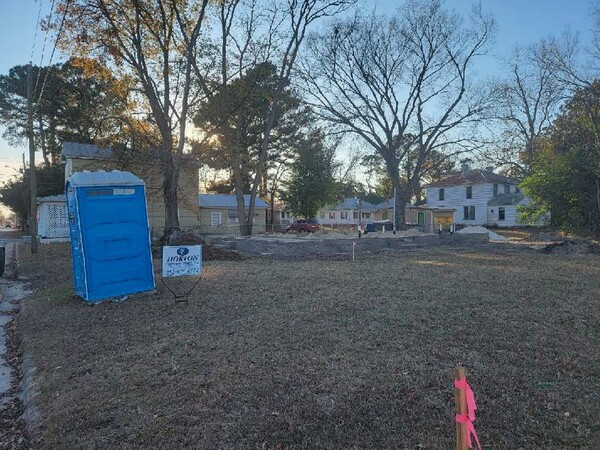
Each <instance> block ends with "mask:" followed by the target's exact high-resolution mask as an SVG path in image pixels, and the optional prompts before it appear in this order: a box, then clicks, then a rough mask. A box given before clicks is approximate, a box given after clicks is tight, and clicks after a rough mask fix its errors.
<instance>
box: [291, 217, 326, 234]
mask: <svg viewBox="0 0 600 450" xmlns="http://www.w3.org/2000/svg"><path fill="white" fill-rule="evenodd" d="M320 229H321V225H319V223H318V222H317V221H316V220H315V219H308V220H304V219H302V220H296V221H295V222H294V223H293V224H291V225H288V226H287V227H286V228H285V232H286V233H287V232H288V231H297V232H298V233H302V232H303V231H306V232H307V233H313V232H315V231H319V230H320Z"/></svg>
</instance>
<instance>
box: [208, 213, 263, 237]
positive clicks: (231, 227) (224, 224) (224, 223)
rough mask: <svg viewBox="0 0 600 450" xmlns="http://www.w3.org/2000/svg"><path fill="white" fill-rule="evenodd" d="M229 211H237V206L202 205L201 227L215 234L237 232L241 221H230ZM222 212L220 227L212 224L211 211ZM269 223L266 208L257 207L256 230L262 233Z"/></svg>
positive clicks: (255, 214) (255, 215) (255, 216)
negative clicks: (215, 206)
mask: <svg viewBox="0 0 600 450" xmlns="http://www.w3.org/2000/svg"><path fill="white" fill-rule="evenodd" d="M229 211H235V212H236V213H237V208H207V207H200V227H201V228H202V229H203V230H207V231H208V232H210V231H214V232H215V234H218V233H223V234H237V233H238V231H239V223H238V222H237V221H232V222H230V221H229ZM216 212H218V213H221V225H220V226H218V227H212V226H211V213H216ZM266 224H267V210H266V208H257V209H255V211H254V225H253V226H254V230H253V231H255V232H259V233H262V232H264V231H265V228H266Z"/></svg>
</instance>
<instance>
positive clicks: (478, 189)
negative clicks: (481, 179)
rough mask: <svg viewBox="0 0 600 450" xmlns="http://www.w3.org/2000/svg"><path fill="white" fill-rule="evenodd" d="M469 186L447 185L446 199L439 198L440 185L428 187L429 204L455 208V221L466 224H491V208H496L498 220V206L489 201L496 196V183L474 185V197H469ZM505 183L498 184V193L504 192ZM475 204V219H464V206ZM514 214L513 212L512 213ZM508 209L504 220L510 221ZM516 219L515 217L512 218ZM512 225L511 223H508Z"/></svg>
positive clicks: (512, 188)
mask: <svg viewBox="0 0 600 450" xmlns="http://www.w3.org/2000/svg"><path fill="white" fill-rule="evenodd" d="M467 186H468V185H466V184H464V185H459V186H445V187H443V189H444V200H439V189H441V188H438V187H427V188H426V195H427V206H428V207H432V208H454V209H456V211H455V212H454V222H455V223H459V224H465V225H491V224H493V223H494V222H490V218H491V216H490V215H489V214H490V213H489V210H490V209H494V211H495V214H496V222H497V210H498V207H495V206H494V207H491V206H490V207H488V204H487V203H488V201H489V200H490V199H491V198H492V197H493V196H494V183H482V184H474V185H472V187H473V190H472V193H473V195H472V198H470V199H468V198H467ZM515 189H516V187H515V186H514V185H509V190H510V192H511V193H514V192H515ZM504 192H505V191H504V184H501V183H500V184H498V193H501V194H502V193H504ZM465 206H474V207H475V220H465V219H464V207H465ZM511 214H512V213H511ZM508 218H509V215H508V210H507V220H505V221H504V222H506V223H508V222H509V221H508ZM511 220H514V219H511ZM506 226H511V225H506Z"/></svg>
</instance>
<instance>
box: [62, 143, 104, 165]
mask: <svg viewBox="0 0 600 450" xmlns="http://www.w3.org/2000/svg"><path fill="white" fill-rule="evenodd" d="M111 155H112V150H111V149H110V148H102V147H98V146H97V145H94V144H80V143H78V142H64V143H63V147H62V153H61V155H60V161H61V162H62V163H66V162H67V158H68V157H69V158H86V159H107V158H110V156H111Z"/></svg>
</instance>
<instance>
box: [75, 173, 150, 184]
mask: <svg viewBox="0 0 600 450" xmlns="http://www.w3.org/2000/svg"><path fill="white" fill-rule="evenodd" d="M67 183H69V185H71V186H74V187H77V186H140V185H145V183H144V180H142V179H141V178H138V177H136V176H135V175H134V174H132V173H130V172H122V171H120V170H112V171H110V172H105V171H103V170H100V171H98V172H90V171H89V170H84V171H83V172H75V173H74V174H73V175H71V176H70V177H69V178H67Z"/></svg>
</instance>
